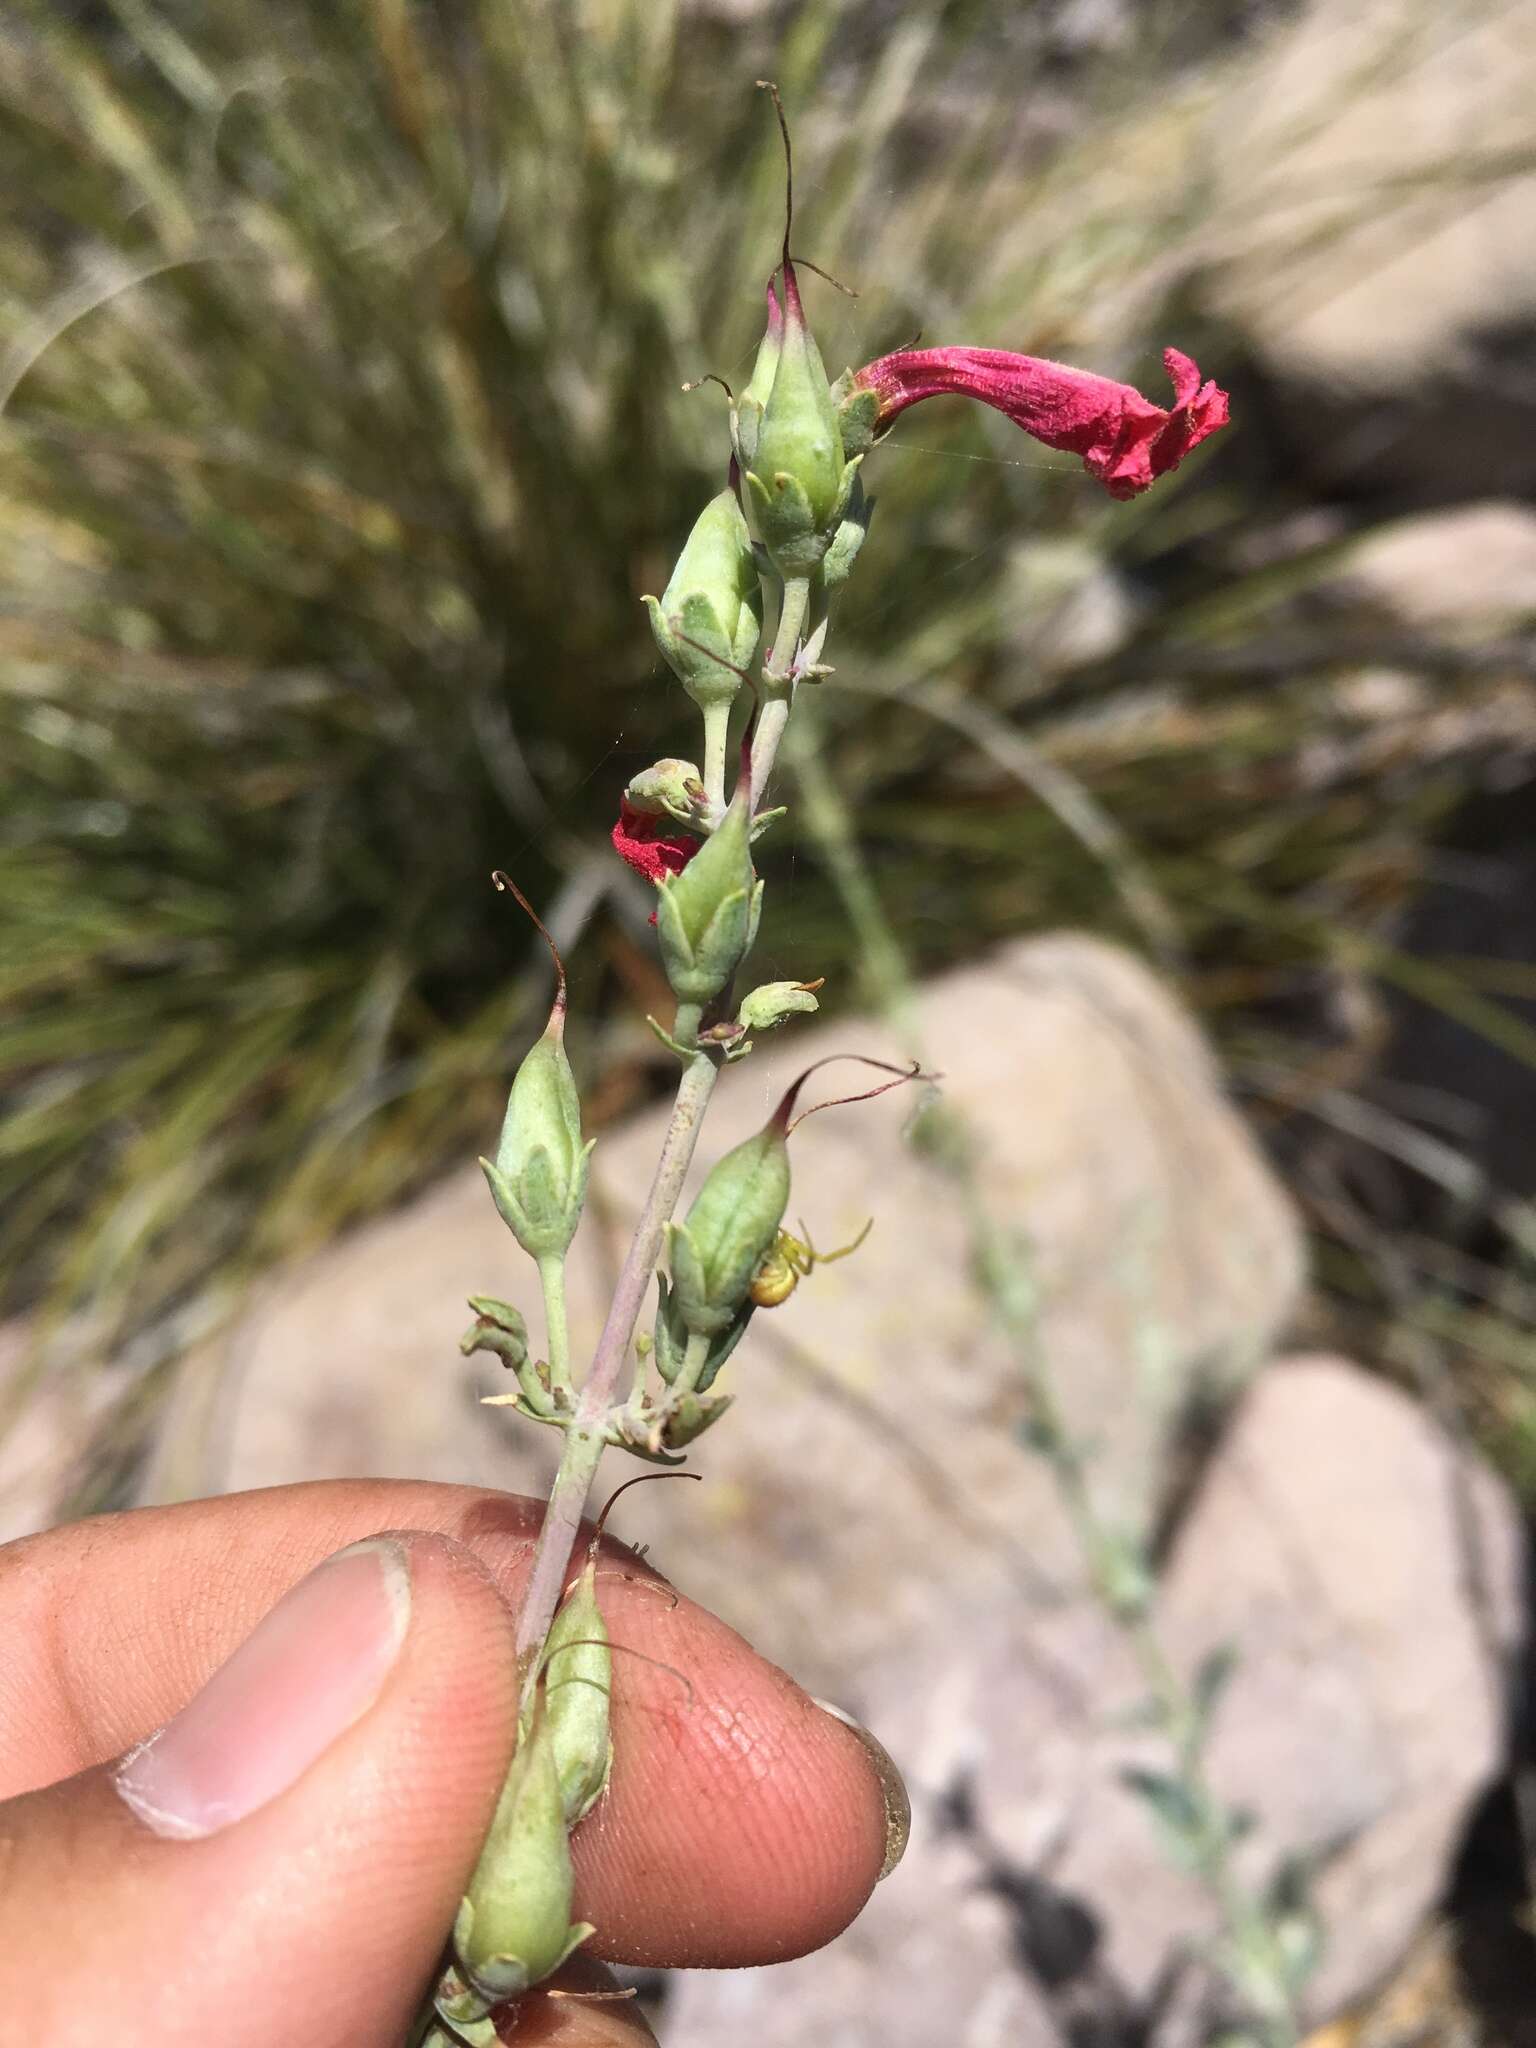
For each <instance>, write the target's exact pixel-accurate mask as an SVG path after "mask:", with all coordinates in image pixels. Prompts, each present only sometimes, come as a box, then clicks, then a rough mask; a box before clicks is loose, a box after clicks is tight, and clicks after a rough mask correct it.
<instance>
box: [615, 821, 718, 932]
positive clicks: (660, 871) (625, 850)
mask: <svg viewBox="0 0 1536 2048" xmlns="http://www.w3.org/2000/svg"><path fill="white" fill-rule="evenodd" d="M612 837H613V844H614V847H615V850H616V851H617V852H618V853H620V854H621V855H622V856H623V858H624V859H625V860H626V861H628V863H629V865H630V866H631V867H632V868H634V869H635V871H636V872H637V873H638V874H642V875H645V876H647V877H648V878H649V880H651V881H653V882H659V881H660V880H661V879H662V877H663V876H664V875H680V874H681V873H682V871H683V869H684V868H685V867H687V865H688V863H689V861H691V860H692V859H693V856H694V855H695V854H696V853H697V852H698V850H699V848H700V846H702V844H703V841H702V840H700V839H695V838H694V836H693V834H692V833H691V832H682V831H679V829H678V827H677V826H676V825H674V824H673V822H672V820H671V819H670V818H666V817H652V816H650V815H649V814H648V813H647V812H645V811H637V810H636V809H635V807H634V805H633V804H632V803H631V802H630V801H629V799H628V798H627V797H624V798H621V799H620V802H619V822H618V823H617V825H615V826H614V828H613V834H612ZM655 921H656V920H655V917H654V916H653V917H652V919H651V922H652V923H653V924H654V923H655Z"/></svg>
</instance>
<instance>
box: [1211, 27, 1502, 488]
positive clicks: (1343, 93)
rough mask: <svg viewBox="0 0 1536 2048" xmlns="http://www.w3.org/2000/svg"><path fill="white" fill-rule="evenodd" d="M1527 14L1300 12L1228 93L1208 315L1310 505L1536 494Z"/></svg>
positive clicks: (1219, 147) (1219, 137)
mask: <svg viewBox="0 0 1536 2048" xmlns="http://www.w3.org/2000/svg"><path fill="white" fill-rule="evenodd" d="M1533 90H1536V8H1533V6H1532V5H1531V0H1517V4H1515V5H1509V4H1507V0H1465V4H1459V5H1457V6H1455V7H1447V8H1432V7H1424V6H1422V5H1419V4H1418V0H1369V4H1360V0H1312V4H1310V5H1309V6H1307V7H1306V8H1305V9H1304V10H1303V11H1302V12H1301V14H1300V15H1299V17H1298V18H1297V19H1296V20H1295V21H1294V22H1292V23H1290V24H1288V25H1287V26H1286V27H1285V29H1284V30H1283V31H1282V32H1281V33H1280V34H1278V35H1276V36H1275V37H1274V38H1273V39H1272V40H1271V41H1270V42H1269V44H1268V45H1267V46H1266V47H1265V49H1264V50H1263V51H1262V53H1261V56H1260V57H1259V59H1258V60H1257V61H1256V62H1253V63H1251V64H1250V65H1249V66H1247V67H1246V69H1245V70H1243V71H1239V72H1238V73H1236V74H1235V75H1234V76H1233V78H1232V79H1231V80H1230V81H1229V83H1228V87H1227V89H1226V90H1225V91H1223V93H1222V94H1221V98H1220V103H1219V121H1218V123H1217V124H1216V125H1215V126H1214V127H1213V129H1212V131H1211V147H1212V150H1213V152H1214V155H1215V160H1216V167H1215V169H1214V172H1213V177H1212V190H1213V194H1214V218H1213V220H1212V222H1211V225H1210V229H1209V235H1210V240H1211V243H1212V246H1213V247H1214V248H1215V249H1217V250H1219V251H1220V252H1221V259H1222V260H1220V261H1219V262H1218V263H1216V264H1215V265H1213V267H1212V271H1211V277H1212V285H1213V292H1214V295H1215V297H1216V299H1217V301H1218V303H1219V304H1220V305H1221V306H1222V308H1223V310H1224V311H1225V312H1226V313H1227V314H1228V315H1229V316H1231V317H1232V318H1234V319H1235V320H1236V322H1237V323H1238V324H1239V325H1240V326H1241V327H1242V328H1243V329H1244V330H1245V331H1246V333H1247V334H1248V336H1249V337H1250V339H1251V342H1252V345H1253V348H1254V350H1255V352H1256V354H1257V356H1258V359H1259V361H1260V362H1261V363H1262V364H1263V366H1264V368H1265V370H1266V372H1267V373H1268V377H1269V378H1270V379H1272V380H1273V385H1272V390H1271V394H1270V395H1271V400H1272V405H1273V408H1274V410H1275V411H1276V412H1277V413H1278V415H1279V417H1280V419H1281V420H1282V422H1283V424H1284V428H1285V430H1286V433H1287V438H1288V439H1289V440H1290V442H1291V453H1292V455H1293V457H1294V458H1296V459H1297V460H1299V461H1300V463H1301V465H1302V466H1303V468H1304V469H1305V470H1306V471H1307V472H1308V474H1309V475H1310V477H1311V479H1312V480H1313V482H1314V484H1316V485H1317V486H1319V487H1322V488H1324V489H1328V488H1331V487H1332V486H1335V485H1347V486H1348V487H1350V488H1352V489H1355V488H1359V487H1360V486H1362V485H1365V486H1368V487H1370V488H1372V489H1375V490H1390V491H1394V492H1398V493H1403V494H1406V495H1408V496H1410V497H1411V498H1413V499H1414V501H1415V502H1419V503H1445V502H1450V501H1454V500H1457V499H1462V498H1480V497H1486V496H1489V495H1499V496H1508V497H1527V496H1530V495H1531V493H1532V491H1533V489H1536V432H1533V428H1536V380H1533V378H1532V375H1531V368H1530V365H1531V361H1532V353H1531V345H1532V339H1533V336H1536V267H1533V266H1532V264H1531V262H1530V260H1529V252H1530V250H1531V248H1532V247H1533V245H1536V175H1533V174H1532V172H1531V170H1530V158H1529V149H1528V143H1529V133H1530V106H1531V99H1532V93H1533Z"/></svg>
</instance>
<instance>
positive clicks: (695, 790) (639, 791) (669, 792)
mask: <svg viewBox="0 0 1536 2048" xmlns="http://www.w3.org/2000/svg"><path fill="white" fill-rule="evenodd" d="M624 800H625V802H626V803H627V804H628V805H629V808H630V809H631V810H632V811H638V812H639V813H640V815H641V817H643V818H675V819H676V820H677V822H678V824H680V825H690V826H693V827H694V828H695V829H696V828H697V826H698V824H699V821H700V820H701V819H702V818H703V817H704V816H705V815H706V813H707V812H708V810H709V797H708V794H707V793H706V791H705V788H704V781H703V778H702V776H701V775H700V774H699V771H698V767H697V765H696V764H695V763H694V762H692V761H678V760H675V759H673V758H671V757H670V756H669V757H668V759H666V760H665V761H655V762H653V763H652V764H651V766H650V767H649V768H642V769H641V770H640V773H639V774H638V775H632V776H631V777H630V778H629V781H628V783H627V784H626V785H625V789H624Z"/></svg>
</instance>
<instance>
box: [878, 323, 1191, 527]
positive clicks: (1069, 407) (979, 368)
mask: <svg viewBox="0 0 1536 2048" xmlns="http://www.w3.org/2000/svg"><path fill="white" fill-rule="evenodd" d="M1163 363H1164V366H1165V368H1166V369H1167V371H1168V375H1169V377H1170V378H1171V379H1172V381H1173V399H1174V402H1173V405H1172V406H1171V407H1165V406H1161V405H1154V404H1153V403H1152V401H1151V399H1149V398H1143V397H1142V395H1141V393H1140V392H1139V391H1138V390H1137V389H1136V388H1135V386H1134V385H1131V384H1117V383H1116V382H1115V381H1114V379H1113V378H1112V377H1099V376H1096V375H1095V374H1094V373H1093V371H1091V370H1074V369H1072V368H1071V367H1070V366H1069V365H1068V364H1066V363H1052V362H1047V361H1045V360H1044V358H1042V357H1040V356H1018V355H1013V354H1011V353H1010V352H1009V351H1008V350H1007V349H1000V348H920V349H901V350H899V351H898V352H897V353H896V354H895V355H890V356H881V357H880V358H879V359H878V361H876V362H873V363H867V364H866V365H865V367H864V368H863V369H862V370H858V371H856V372H855V373H854V378H853V381H854V384H855V385H856V386H859V387H862V388H864V389H866V390H869V391H873V392H874V393H875V394H876V396H877V397H878V398H879V400H880V413H879V417H878V419H877V420H876V423H875V431H876V432H877V433H879V432H882V431H883V430H884V429H885V428H886V427H888V426H889V425H890V423H891V421H892V420H894V419H895V418H896V417H897V416H898V415H899V414H901V413H903V412H905V411H906V409H907V407H908V406H909V405H916V404H918V403H919V402H920V401H921V400H922V399H925V398H938V397H942V396H945V395H948V394H952V395H954V396H957V397H961V398H979V399H980V400H981V402H982V404H983V405H990V406H994V407H995V408H996V409H997V411H999V412H1002V413H1006V414H1007V415H1008V417H1009V419H1011V420H1012V421H1013V422H1014V424H1015V425H1016V426H1020V427H1022V428H1023V429H1024V431H1025V433H1026V434H1032V435H1033V436H1034V438H1035V439H1036V440H1037V441H1043V442H1044V443H1045V445H1046V447H1047V448H1061V449H1064V450H1065V451H1066V452H1067V453H1068V454H1071V455H1079V456H1081V457H1082V460H1083V464H1084V467H1085V468H1086V469H1087V471H1088V474H1089V475H1090V476H1095V477H1097V478H1098V480H1099V482H1100V483H1101V484H1103V486H1104V488H1105V489H1106V490H1107V491H1108V492H1109V494H1110V496H1111V497H1113V498H1134V497H1135V496H1136V494H1137V492H1138V491H1144V490H1146V489H1147V487H1148V486H1149V485H1150V484H1154V483H1156V481H1157V479H1158V478H1159V477H1160V476H1166V475H1167V473H1168V471H1169V470H1171V469H1177V468H1178V466H1179V464H1180V463H1181V462H1182V461H1183V459H1184V457H1185V456H1186V455H1187V454H1188V453H1189V451H1190V449H1191V448H1195V447H1198V445H1199V444H1200V442H1202V441H1203V440H1204V439H1205V438H1206V436H1207V435H1208V434H1214V433H1215V432H1216V429H1217V428H1218V427H1224V426H1225V425H1226V424H1227V418H1228V408H1227V394H1226V393H1225V391H1223V390H1221V389H1220V387H1219V386H1218V385H1216V384H1215V383H1213V382H1211V381H1209V380H1208V381H1206V382H1205V383H1202V382H1201V380H1200V372H1199V371H1198V370H1197V369H1196V368H1195V365H1194V364H1193V363H1192V362H1191V361H1190V359H1189V357H1188V356H1186V355H1181V354H1180V352H1179V351H1178V350H1177V349H1176V348H1170V349H1165V350H1164V352H1163Z"/></svg>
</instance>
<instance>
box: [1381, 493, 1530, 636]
mask: <svg viewBox="0 0 1536 2048" xmlns="http://www.w3.org/2000/svg"><path fill="white" fill-rule="evenodd" d="M1343 584H1344V588H1345V589H1346V590H1348V591H1349V593H1350V594H1351V595H1353V596H1355V597H1357V598H1362V597H1363V598H1365V599H1366V600H1368V601H1369V602H1370V603H1372V604H1373V605H1376V606H1379V607H1380V608H1381V609H1382V610H1383V611H1384V612H1386V613H1387V614H1388V615H1389V616H1390V617H1391V618H1392V619H1393V620H1395V621H1397V622H1399V623H1401V624H1403V625H1406V626H1410V627H1414V628H1417V629H1418V630H1420V631H1422V632H1425V633H1429V634H1432V635H1434V636H1435V637H1437V638H1441V637H1458V636H1472V637H1478V636H1484V635H1488V634H1495V635H1497V634H1505V633H1517V632H1519V631H1520V630H1521V629H1522V628H1523V627H1525V626H1528V625H1529V624H1530V623H1531V622H1532V621H1533V620H1536V512H1533V511H1532V510H1531V509H1530V507H1529V506H1526V505H1515V504H1511V503H1508V502H1507V501H1503V500H1499V499H1487V500H1483V501H1480V502H1479V503H1477V504H1473V505H1459V506H1457V507H1455V508H1454V509H1453V510H1451V511H1445V512H1424V513H1419V514H1418V515H1417V516H1415V517H1413V518H1409V519H1400V520H1394V521H1393V522H1392V523H1391V524H1390V525H1386V526H1379V527H1377V528H1375V529H1374V530H1373V531H1372V532H1371V533H1369V534H1368V535H1366V537H1365V538H1364V539H1363V540H1362V541H1361V542H1360V543H1359V544H1358V545H1357V546H1356V547H1355V548H1353V549H1352V550H1351V552H1350V554H1349V556H1348V558H1347V561H1346V562H1345V564H1344V569H1343Z"/></svg>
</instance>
